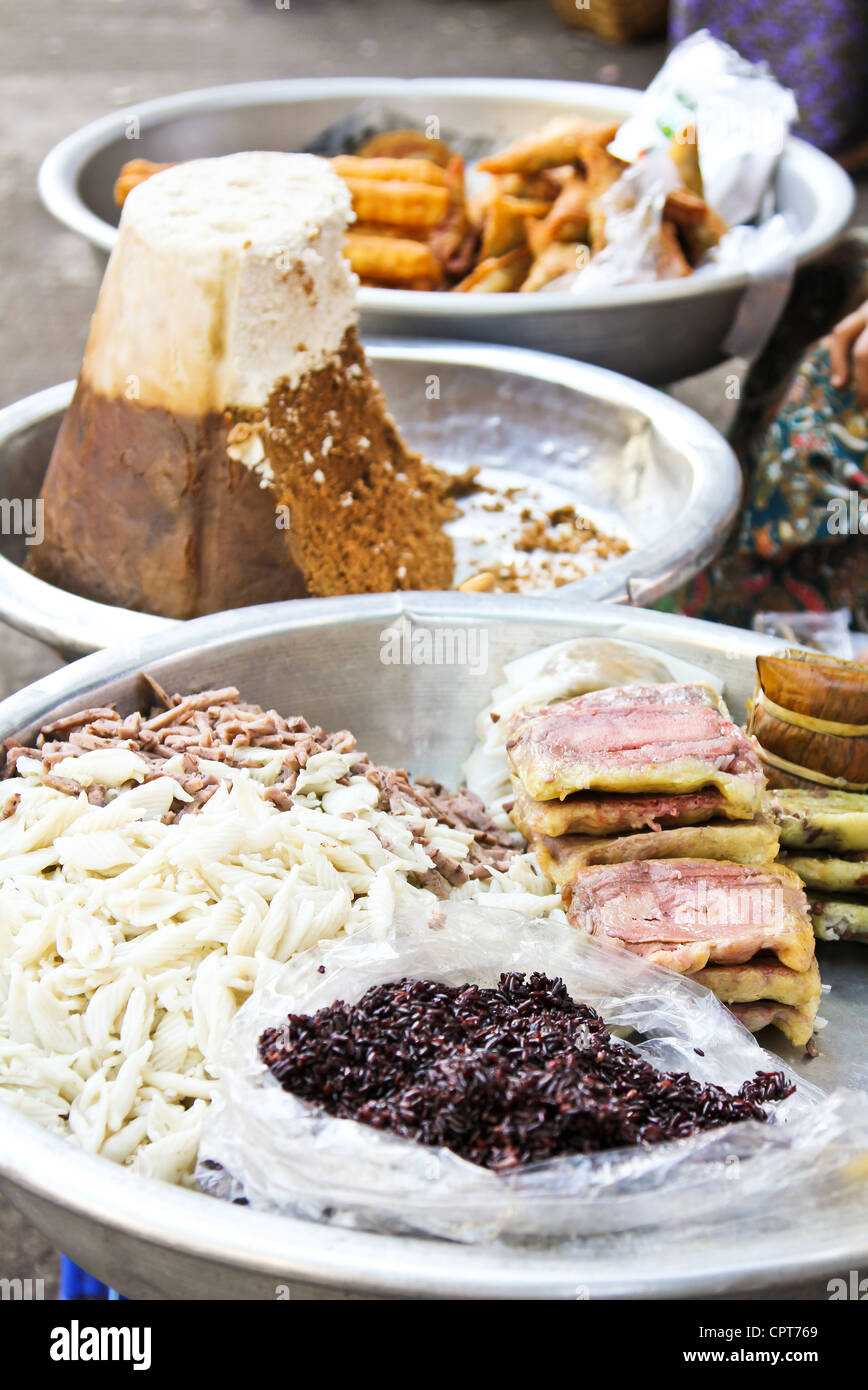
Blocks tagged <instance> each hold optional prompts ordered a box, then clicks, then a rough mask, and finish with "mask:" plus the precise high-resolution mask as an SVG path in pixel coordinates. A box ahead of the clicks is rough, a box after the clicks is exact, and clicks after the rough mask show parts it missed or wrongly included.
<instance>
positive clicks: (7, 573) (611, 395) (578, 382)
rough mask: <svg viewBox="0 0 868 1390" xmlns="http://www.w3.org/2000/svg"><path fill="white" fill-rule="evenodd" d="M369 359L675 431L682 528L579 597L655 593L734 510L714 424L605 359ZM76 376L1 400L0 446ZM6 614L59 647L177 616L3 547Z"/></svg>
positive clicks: (686, 570)
mask: <svg viewBox="0 0 868 1390" xmlns="http://www.w3.org/2000/svg"><path fill="white" fill-rule="evenodd" d="M365 347H366V350H367V351H368V354H369V356H370V359H371V361H372V362H373V363H374V364H375V365H376V362H377V361H378V360H393V361H394V360H406V361H417V362H418V361H430V362H432V363H436V362H438V361H439V362H442V363H452V364H459V365H468V366H474V367H483V368H486V369H488V370H492V371H498V370H502V371H507V372H514V373H518V374H520V375H523V376H527V377H531V378H534V379H537V380H544V381H548V382H554V383H557V384H559V385H563V386H566V387H568V388H572V389H575V390H576V391H579V392H582V393H584V394H587V395H593V396H595V397H596V398H597V399H599V400H602V401H604V402H607V403H609V404H611V405H613V406H615V405H617V406H618V407H620V408H627V409H635V410H637V411H639V412H640V413H642V414H644V415H646V416H647V417H648V418H649V419H650V420H651V421H652V422H653V424H654V425H655V427H656V428H657V430H658V431H659V432H660V433H661V435H663V436H664V437H667V438H670V439H678V440H679V443H680V447H681V448H682V451H683V452H684V453H685V454H686V455H687V457H688V458H689V460H690V462H691V463H692V465H693V469H694V477H693V488H692V492H691V495H690V497H689V499H688V502H687V505H686V507H685V510H684V513H683V515H682V517H681V524H680V527H679V529H678V532H677V533H674V532H672V533H669V534H668V535H667V536H666V537H664V538H663V539H661V540H659V541H658V542H657V543H656V544H655V545H652V546H649V547H648V548H647V549H645V548H643V549H642V551H641V552H631V553H628V554H627V555H625V556H623V557H621V558H620V559H616V560H614V561H612V562H611V563H609V564H607V565H605V566H604V567H603V568H602V569H601V570H600V571H599V572H598V573H596V574H593V575H589V576H588V577H587V578H586V579H583V580H579V581H576V583H574V584H566V585H564V586H563V588H561V589H560V590H558V591H557V592H558V594H559V596H561V597H562V599H563V601H570V600H573V599H575V598H579V597H580V598H585V599H591V600H609V601H619V600H625V599H628V600H630V601H633V602H637V603H650V602H653V601H654V600H655V599H657V598H658V597H660V596H662V594H664V593H666V592H669V591H670V590H671V589H672V588H674V587H675V586H676V585H677V584H678V583H679V582H681V581H682V580H684V579H687V578H689V576H690V575H691V574H694V573H696V572H697V571H698V570H699V569H701V568H702V566H703V565H705V564H706V563H707V562H708V561H709V560H710V559H711V558H712V556H713V555H714V554H715V553H716V551H717V549H718V548H719V546H720V543H721V541H722V539H723V537H724V536H725V534H726V532H727V531H728V529H729V527H730V526H731V524H732V522H733V521H734V519H735V515H736V512H737V509H738V504H739V500H740V496H741V471H740V469H739V466H738V462H737V460H736V458H735V455H734V453H733V451H732V449H731V448H730V446H729V445H728V444H727V443H726V441H725V440H724V439H723V437H722V436H721V435H720V434H719V433H718V431H717V430H716V429H715V428H714V426H713V425H711V424H709V423H708V421H706V420H704V419H703V418H702V416H700V415H698V414H697V413H696V412H695V411H693V410H691V409H690V408H689V407H688V406H685V405H682V404H681V403H680V402H679V401H676V400H674V399H673V398H671V397H669V396H666V395H664V394H662V393H661V392H659V391H656V390H654V389H653V388H652V387H649V386H645V385H643V384H642V383H640V382H636V381H632V380H631V379H630V378H628V377H624V376H621V375H620V374H619V373H617V372H612V371H609V370H607V369H606V368H604V367H595V366H592V365H590V364H589V363H583V362H577V361H573V360H572V359H570V358H565V357H557V356H555V355H554V354H551V353H542V352H538V351H536V350H535V349H531V348H517V347H508V346H504V345H499V344H491V343H478V344H477V343H466V342H456V343H452V342H448V341H441V340H439V339H432V340H427V339H409V340H407V341H404V340H403V339H392V338H378V339H366V340H365ZM74 387H75V383H74V382H72V381H69V382H63V383H61V384H59V385H57V386H51V387H48V388H47V389H46V390H43V391H40V392H37V393H36V394H35V395H32V396H26V397H24V398H22V399H21V400H19V401H15V402H14V403H13V404H11V405H8V406H6V407H5V408H4V409H3V410H0V449H2V447H3V445H4V443H5V442H6V441H7V440H9V439H11V438H12V437H13V436H14V435H15V434H17V433H18V432H19V431H20V430H23V429H25V428H27V427H28V426H30V425H32V424H34V423H36V422H37V421H38V420H40V419H43V418H45V417H46V416H50V415H51V414H53V413H55V412H57V411H59V410H61V409H62V408H63V407H64V406H66V405H67V404H68V402H69V400H70V398H71V395H72V392H73V390H74ZM0 618H2V619H3V620H4V621H6V622H8V623H10V624H11V625H12V626H13V627H17V628H19V629H20V630H21V631H23V632H26V633H29V634H30V635H31V636H33V637H36V638H38V639H39V640H41V641H44V642H47V643H49V644H50V645H51V646H54V647H56V648H58V649H59V650H61V651H64V652H68V653H74V654H76V655H78V654H81V653H83V652H88V651H93V650H96V649H99V648H101V647H108V646H111V645H113V644H114V643H116V642H123V641H124V640H125V638H127V637H129V636H134V637H144V636H145V635H147V634H148V633H150V632H156V631H163V630H166V629H167V628H169V627H171V626H173V620H171V619H168V618H160V617H154V616H153V615H150V614H145V613H137V612H132V611H131V610H128V609H125V608H117V607H113V606H111V605H108V604H103V603H96V602H94V601H93V600H91V599H85V598H80V597H78V596H77V595H75V594H70V593H68V592H67V591H66V590H63V589H59V588H56V587H55V586H53V585H51V584H48V583H46V582H45V581H44V580H41V579H37V578H36V577H35V576H33V575H30V574H28V573H27V572H26V571H25V570H23V569H22V568H20V566H18V565H16V564H13V563H12V562H11V561H10V560H7V559H6V558H5V557H3V556H0Z"/></svg>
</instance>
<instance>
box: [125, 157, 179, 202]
mask: <svg viewBox="0 0 868 1390" xmlns="http://www.w3.org/2000/svg"><path fill="white" fill-rule="evenodd" d="M171 167H172V166H171V164H154V163H153V161H152V160H150V159H130V160H128V161H127V163H126V164H124V165H123V167H122V168H121V172H120V173H119V174H118V177H117V179H116V181H115V186H114V200H115V203H116V204H117V206H118V207H119V208H122V207H123V205H124V203H125V202H126V200H127V198H128V197H129V195H130V193H132V191H133V189H134V188H137V187H138V186H139V184H140V183H144V182H145V179H149V178H151V176H152V175H153V174H159V173H161V172H162V170H163V169H171Z"/></svg>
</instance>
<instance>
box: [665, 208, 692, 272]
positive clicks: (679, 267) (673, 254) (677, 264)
mask: <svg viewBox="0 0 868 1390" xmlns="http://www.w3.org/2000/svg"><path fill="white" fill-rule="evenodd" d="M656 267H657V278H658V280H678V279H680V278H681V277H682V276H684V275H689V274H690V269H691V267H690V262H689V261H688V259H687V257H686V256H685V254H684V252H683V250H682V249H681V242H680V241H679V240H678V233H677V231H676V230H675V228H674V226H673V225H672V223H671V222H661V224H660V241H659V245H658V248H657V256H656Z"/></svg>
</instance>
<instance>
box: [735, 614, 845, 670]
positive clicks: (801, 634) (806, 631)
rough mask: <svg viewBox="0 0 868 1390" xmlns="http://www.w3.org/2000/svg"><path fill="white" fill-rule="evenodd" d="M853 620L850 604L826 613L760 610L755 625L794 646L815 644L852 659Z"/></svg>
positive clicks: (843, 657)
mask: <svg viewBox="0 0 868 1390" xmlns="http://www.w3.org/2000/svg"><path fill="white" fill-rule="evenodd" d="M852 621H853V614H852V613H851V612H850V609H849V608H834V609H831V610H829V611H827V612H825V613H810V612H808V613H772V612H767V613H757V614H756V616H755V617H754V620H753V626H754V631H755V632H764V633H766V634H767V636H769V637H780V638H781V640H782V641H784V642H789V643H790V645H791V646H800V647H815V648H816V649H817V650H818V651H821V652H828V653H829V655H830V656H839V657H841V658H842V659H843V660H844V661H850V660H852V658H853V645H854V644H853V633H852V632H851V630H850V624H851V622H852Z"/></svg>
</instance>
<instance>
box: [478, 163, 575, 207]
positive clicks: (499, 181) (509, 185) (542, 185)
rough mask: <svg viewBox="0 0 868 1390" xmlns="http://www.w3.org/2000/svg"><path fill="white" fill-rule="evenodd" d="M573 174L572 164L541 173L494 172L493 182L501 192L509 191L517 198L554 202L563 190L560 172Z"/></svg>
mask: <svg viewBox="0 0 868 1390" xmlns="http://www.w3.org/2000/svg"><path fill="white" fill-rule="evenodd" d="M564 169H565V170H566V172H567V174H568V175H569V174H572V172H573V169H572V165H566V166H564V168H562V169H561V170H560V171H556V170H554V169H543V170H542V171H541V172H540V173H539V174H500V175H498V174H493V175H492V183H493V185H494V187H495V188H496V189H498V190H499V191H500V192H501V193H509V194H511V195H512V196H513V197H515V198H534V199H536V200H537V201H539V202H543V203H553V202H554V200H555V198H556V197H557V196H558V194H559V193H560V191H561V187H562V185H563V180H562V179H561V178H559V177H558V172H560V173H563V172H564Z"/></svg>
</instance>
